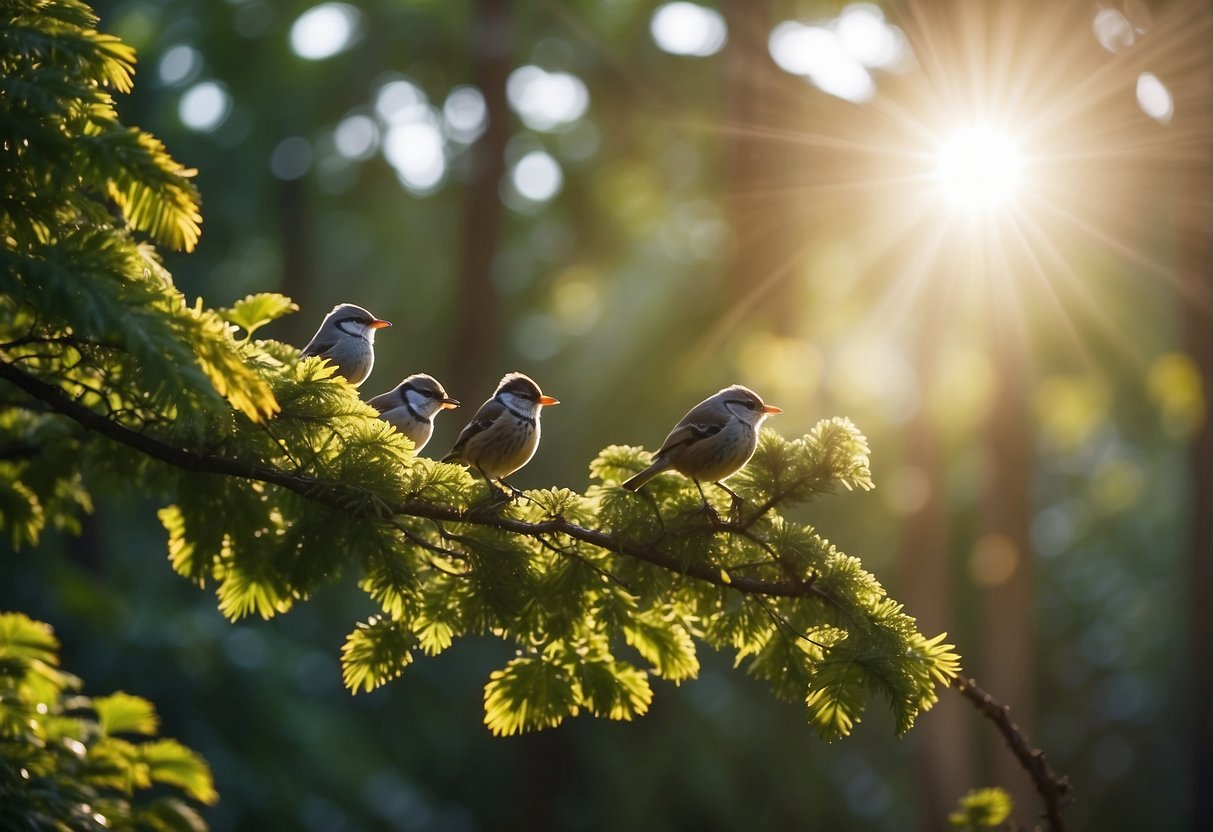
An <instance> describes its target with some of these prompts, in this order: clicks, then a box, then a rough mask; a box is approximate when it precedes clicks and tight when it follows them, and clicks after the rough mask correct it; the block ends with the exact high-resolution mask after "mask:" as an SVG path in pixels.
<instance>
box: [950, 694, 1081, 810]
mask: <svg viewBox="0 0 1213 832" xmlns="http://www.w3.org/2000/svg"><path fill="white" fill-rule="evenodd" d="M952 687H954V688H956V690H957V691H959V692H960V695H961V696H963V697H964V698H965V699H966V700H967V701H968V702H969V703H970V704H972V705H973V706H974V707H975V708H977V710H978V711H979V712H980V713H981V715H982V716H984V717H985V718H986V719H988V720H990V721H991V722H992V723H994V727H995V728H997V729H998V733H1000V734H1002V737H1003V739H1004V740H1006V741H1007V746H1008V747H1009V748H1010V749H1011V753H1012V754H1014V755H1015V759H1016V760H1018V761H1019V765H1020V766H1021V767H1022V768H1023V769H1024V771H1026V772H1027V773H1028V775H1029V776H1030V777H1031V778H1032V784H1033V785H1034V786H1035V787H1036V792H1037V793H1038V794H1039V795H1040V797H1041V799H1042V800H1043V801H1044V804H1045V816H1046V817H1047V818H1048V819H1049V828H1050V829H1051V830H1052V831H1053V832H1064V829H1065V821H1064V820H1063V818H1062V815H1061V812H1062V809H1063V808H1064V807H1065V806H1066V805H1067V804H1068V803H1069V802H1070V800H1071V798H1070V778H1069V777H1066V776H1063V775H1058V774H1057V773H1056V772H1055V771H1053V767H1052V766H1050V765H1049V761H1048V760H1047V759H1045V753H1044V752H1043V751H1041V750H1040V749H1039V748H1033V747H1032V744H1031V742H1029V741H1028V738H1027V736H1026V735H1025V734H1024V733H1023V731H1021V730H1020V728H1019V726H1018V725H1016V724H1015V723H1014V722H1013V721H1012V720H1011V709H1010V707H1009V706H1007V705H1004V704H1002V703H1001V702H999V701H997V700H996V699H995V698H994V697H993V696H991V695H990V694H988V693H986V692H985V691H984V690H982V689H981V688H980V687H978V686H977V682H976V681H974V680H973V679H966V678H962V677H957V678H956V679H953V680H952Z"/></svg>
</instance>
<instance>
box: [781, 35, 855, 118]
mask: <svg viewBox="0 0 1213 832" xmlns="http://www.w3.org/2000/svg"><path fill="white" fill-rule="evenodd" d="M853 38H854V36H853ZM768 48H769V49H770V52H771V58H772V59H774V61H775V63H776V64H778V65H779V67H780V68H781V69H783V70H784V71H785V72H790V73H791V74H793V75H802V76H804V77H806V78H807V79H808V80H809V82H810V83H812V84H813V85H814V86H815V87H817V88H818V89H820V90H821V91H822V92H824V93H828V94H829V95H832V96H835V97H836V98H842V99H844V100H846V101H850V102H852V103H855V104H862V103H863V102H865V101H870V100H871V98H872V96H874V95H875V94H876V84H875V82H873V80H872V76H871V74H869V73H868V71H867V69H865V68H864V66H863V65H862V64H860V63H859V61H857V60H856V59H855V58H854V57H852V56H851V54H850V53H849V52H848V51H847V49H846V48H845V47H844V45H843V41H842V39H841V38H840V37H839V35H838V33H837V32H834V31H833V30H831V29H827V28H825V27H824V26H805V25H804V24H803V23H797V22H795V21H787V22H785V23H780V24H779V25H778V26H776V27H775V28H774V29H773V30H772V32H771V37H770V39H769V41H768Z"/></svg>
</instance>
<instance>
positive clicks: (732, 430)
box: [623, 384, 783, 514]
mask: <svg viewBox="0 0 1213 832" xmlns="http://www.w3.org/2000/svg"><path fill="white" fill-rule="evenodd" d="M782 412H783V411H782V410H781V409H780V408H778V407H775V406H774V405H769V404H765V403H764V402H763V401H762V399H761V398H759V396H758V394H757V393H755V392H754V391H753V390H751V389H749V388H748V387H742V386H741V385H740V384H734V385H732V386H731V387H726V388H724V389H723V390H720V391H718V392H717V393H716V394H715V395H713V396H709V397H708V398H706V399H704V400H703V401H701V402H700V403H699V404H697V405H695V406H694V407H692V408H691V409H690V411H688V412H687V415H685V416H683V417H682V421H680V422H679V423H678V424H677V425H675V426H674V429H673V430H672V431H670V435H669V436H667V437H666V438H665V441H664V442H662V443H661V447H660V448H658V449H657V453H655V454H653V464H652V465H650V466H649V467H648V468H645V469H644V470H643V471H641V472H640V473H639V474H637V475H636V476H634V477H632V478H631V479H629V480H628V481H627V482H625V483H623V487H624V488H626V489H628V490H629V491H637V490H639V489H640V488H641V486H643V485H644V484H645V483H646V482H648V481H649V480H651V479H652V478H653V477H655V476H657V475H658V474H660V473H661V472H663V471H669V470H671V469H672V470H674V471H677V472H678V473H680V474H682V475H684V476H687V477H690V478H691V480H692V482H694V483H695V487H696V488H698V489H699V496H700V497H702V498H703V504H704V507H705V508H706V509H707V510H708V512H709V513H712V514H714V513H715V512H714V511H713V510H712V507H711V506H710V505H709V504H708V498H707V496H705V495H704V493H703V486H702V485H700V483H704V482H710V483H715V484H716V485H718V486H719V487H720V488H722V489H724V490H725V491H727V492H728V493H729V495H730V496H731V497H732V498H733V507H734V510H736V509H737V507H738V505H739V504H740V502H741V498H740V497H738V496H737V495H736V494H734V493H733V491H732V490H731V489H730V488H729V487H728V486H726V485H725V484H724V482H723V480H726V479H728V478H729V477H731V476H733V475H734V474H736V473H737V472H738V471H740V470H741V469H742V468H744V467H745V464H746V463H747V462H749V461H750V457H752V456H753V455H754V450H755V449H756V448H757V447H758V429H759V427H760V426H761V425H762V422H763V420H764V419H766V418H767V417H768V416H772V415H774V414H776V413H782Z"/></svg>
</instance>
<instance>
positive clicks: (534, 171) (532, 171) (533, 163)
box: [511, 150, 564, 202]
mask: <svg viewBox="0 0 1213 832" xmlns="http://www.w3.org/2000/svg"><path fill="white" fill-rule="evenodd" d="M511 179H512V181H513V183H514V190H516V191H518V193H519V195H521V196H523V197H524V198H526V199H529V200H531V201H532V202H547V201H548V200H549V199H551V198H552V197H554V196H556V194H558V193H559V192H560V188H561V186H562V185H563V184H564V173H563V171H561V169H560V164H559V163H558V162H557V161H556V160H555V159H553V158H552V157H551V155H550V154H548V153H546V152H545V151H542V150H533V151H531V152H530V153H528V154H526V155H525V156H523V157H522V158H521V159H519V160H518V162H517V163H516V164H515V165H514V170H513V172H512V173H511Z"/></svg>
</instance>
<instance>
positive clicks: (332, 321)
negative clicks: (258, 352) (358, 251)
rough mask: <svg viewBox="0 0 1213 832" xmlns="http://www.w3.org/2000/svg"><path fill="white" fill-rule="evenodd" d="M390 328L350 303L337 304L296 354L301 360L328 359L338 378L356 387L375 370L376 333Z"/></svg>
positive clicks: (386, 323) (384, 322) (388, 324)
mask: <svg viewBox="0 0 1213 832" xmlns="http://www.w3.org/2000/svg"><path fill="white" fill-rule="evenodd" d="M385 326H391V323H389V322H388V321H383V320H380V319H379V318H376V317H375V316H374V315H372V314H371V313H370V312H368V311H366V310H365V309H363V308H362V307H361V306H357V305H356V304H353V303H339V304H337V305H336V306H334V307H333V311H332V312H330V313H328V314H327V315H325V316H324V320H323V321H322V322H321V324H320V328H319V329H318V330H316V334H315V335H313V336H312V340H311V341H308V344H307V346H306V347H304V348H303V349H302V350H300V351H299V355H300V356H302V357H303V358H307V357H308V356H313V355H315V356H319V357H320V358H327V359H328V360H329V361H331V362H332V363H333V364H334V366H336V367H337V375H339V376H341V377H342V378H344V379H345V380H346V381H348V382H349V383H350V384H352V385H354V386H355V387H357V386H358V385H360V384H362V382H364V381H366V378H367V376H369V375H370V374H371V368H372V367H374V366H375V331H376V330H379V329H383V328H384V327H385Z"/></svg>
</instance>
